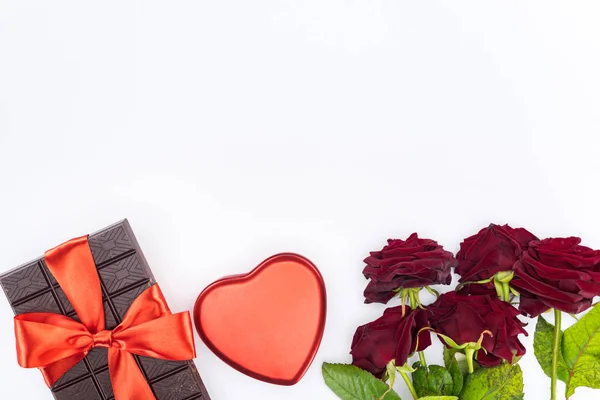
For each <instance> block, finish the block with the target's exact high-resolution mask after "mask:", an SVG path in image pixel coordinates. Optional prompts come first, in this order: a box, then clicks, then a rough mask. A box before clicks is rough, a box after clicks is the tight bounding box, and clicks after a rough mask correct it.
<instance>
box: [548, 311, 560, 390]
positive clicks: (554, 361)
mask: <svg viewBox="0 0 600 400" xmlns="http://www.w3.org/2000/svg"><path fill="white" fill-rule="evenodd" d="M560 320H561V313H560V310H557V309H554V351H553V353H552V377H551V379H552V380H551V384H550V400H556V378H557V377H558V352H559V351H560Z"/></svg>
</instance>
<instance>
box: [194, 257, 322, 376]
mask: <svg viewBox="0 0 600 400" xmlns="http://www.w3.org/2000/svg"><path fill="white" fill-rule="evenodd" d="M326 309H327V300H326V293H325V283H324V282H323V277H322V276H321V273H320V272H319V270H318V269H317V267H316V266H315V265H314V264H313V263H312V262H310V261H309V260H308V259H306V258H304V257H302V256H300V255H297V254H292V253H283V254H277V255H274V256H272V257H270V258H268V259H267V260H265V261H263V262H262V263H261V264H260V265H259V266H258V267H256V268H255V269H254V270H252V271H251V272H250V273H248V274H245V275H235V276H229V277H225V278H222V279H219V280H217V281H216V282H214V283H212V284H210V285H209V286H208V287H207V288H206V289H204V290H203V291H202V293H200V296H198V299H197V300H196V305H195V307H194V322H195V324H196V329H197V330H198V333H199V335H200V337H201V338H202V340H203V341H204V343H206V345H207V346H208V347H209V348H210V349H211V350H212V351H213V352H214V353H215V354H216V355H217V356H218V357H219V358H221V359H222V360H223V361H225V362H226V363H227V364H229V365H230V366H232V367H233V368H235V369H237V370H238V371H240V372H242V373H244V374H246V375H249V376H251V377H253V378H256V379H260V380H262V381H265V382H269V383H274V384H279V385H293V384H295V383H297V382H298V381H299V380H300V379H301V378H302V377H303V376H304V374H305V373H306V371H307V370H308V368H309V367H310V364H311V363H312V361H313V359H314V357H315V355H316V353H317V350H318V348H319V345H320V343H321V338H322V337H323V330H324V328H325V316H326Z"/></svg>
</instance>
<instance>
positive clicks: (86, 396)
mask: <svg viewBox="0 0 600 400" xmlns="http://www.w3.org/2000/svg"><path fill="white" fill-rule="evenodd" d="M54 397H55V398H56V399H57V400H103V397H102V395H101V394H100V393H99V392H98V388H97V387H96V384H95V383H94V380H93V379H92V378H86V379H84V380H82V381H78V382H75V383H74V384H72V385H70V386H67V387H64V388H62V389H60V390H59V391H57V392H54Z"/></svg>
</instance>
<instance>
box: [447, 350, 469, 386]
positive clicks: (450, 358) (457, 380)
mask: <svg viewBox="0 0 600 400" xmlns="http://www.w3.org/2000/svg"><path fill="white" fill-rule="evenodd" d="M459 354H460V355H461V356H462V354H461V353H459ZM444 365H446V369H447V370H448V372H449V373H450V375H451V376H452V382H453V384H454V387H453V388H452V392H451V394H452V395H454V396H458V395H459V394H460V392H461V391H462V388H463V382H464V376H465V375H466V374H467V372H468V367H467V362H466V359H463V366H462V367H461V365H460V363H459V362H458V359H457V358H456V350H453V349H444Z"/></svg>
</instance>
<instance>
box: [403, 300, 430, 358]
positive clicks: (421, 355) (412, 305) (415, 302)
mask: <svg viewBox="0 0 600 400" xmlns="http://www.w3.org/2000/svg"><path fill="white" fill-rule="evenodd" d="M418 298H419V293H418V292H413V291H409V292H408V300H409V302H410V308H412V309H413V310H414V309H416V308H417V307H418V306H419V300H418ZM419 361H421V365H422V366H423V367H425V368H427V361H426V360H425V353H423V352H422V351H419Z"/></svg>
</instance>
